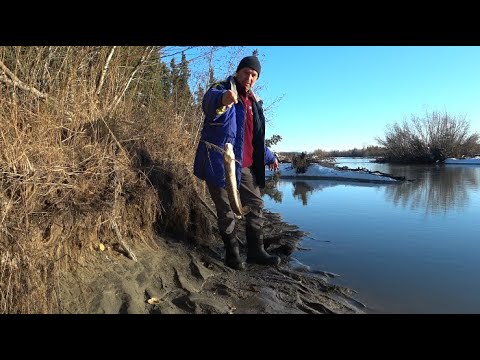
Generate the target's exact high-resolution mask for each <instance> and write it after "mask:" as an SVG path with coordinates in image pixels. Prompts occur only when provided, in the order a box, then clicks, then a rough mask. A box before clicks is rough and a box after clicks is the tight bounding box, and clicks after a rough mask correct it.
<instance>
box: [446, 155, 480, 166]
mask: <svg viewBox="0 0 480 360" xmlns="http://www.w3.org/2000/svg"><path fill="white" fill-rule="evenodd" d="M445 164H450V165H463V164H465V165H480V156H475V157H473V158H465V159H457V158H448V159H446V160H445Z"/></svg>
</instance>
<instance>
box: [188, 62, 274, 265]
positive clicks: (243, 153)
mask: <svg viewBox="0 0 480 360" xmlns="http://www.w3.org/2000/svg"><path fill="white" fill-rule="evenodd" d="M260 71H261V65H260V62H259V61H258V58H257V57H256V56H247V57H245V58H243V59H242V60H241V61H240V64H239V65H238V67H237V71H236V72H235V75H234V76H230V77H228V78H227V79H226V80H225V81H222V82H220V83H216V84H214V85H213V86H211V87H210V89H209V90H208V91H207V93H206V94H205V96H204V98H203V102H202V107H203V112H204V114H205V119H204V124H203V129H202V136H201V138H200V142H199V144H198V148H197V153H196V156H195V163H194V174H195V175H196V176H197V177H198V178H200V179H202V180H205V181H206V182H207V186H208V190H209V192H210V196H211V197H212V199H213V201H214V203H215V207H216V210H217V216H218V227H219V230H220V235H221V236H222V240H223V243H224V245H225V264H226V265H227V266H229V267H231V268H233V269H237V270H242V269H244V268H245V264H244V263H243V262H242V260H241V258H240V255H239V246H238V240H237V238H236V229H235V215H234V213H233V211H232V208H231V206H230V202H229V199H228V194H227V190H226V188H225V187H226V182H225V166H224V162H223V154H222V153H221V152H220V151H218V148H220V149H224V146H225V143H230V144H232V145H233V151H234V153H235V159H236V160H237V161H236V162H235V165H236V166H235V167H236V179H237V186H238V190H239V192H240V200H241V202H242V205H244V206H248V208H249V212H248V213H247V214H246V216H245V218H246V237H247V247H248V251H247V263H256V264H262V265H278V264H279V263H280V258H279V257H278V256H272V255H270V254H268V253H267V252H266V251H265V248H264V246H263V222H264V216H263V200H262V197H261V194H260V188H263V187H265V165H269V167H270V169H271V170H274V171H275V170H278V160H277V159H276V157H275V156H274V155H273V153H272V152H271V151H270V150H269V149H268V148H267V147H266V146H265V116H264V114H263V109H262V101H261V100H260V99H259V98H258V97H257V96H256V95H255V94H254V93H253V91H252V87H253V85H254V84H255V82H256V81H257V80H258V77H259V76H260ZM212 144H213V146H212Z"/></svg>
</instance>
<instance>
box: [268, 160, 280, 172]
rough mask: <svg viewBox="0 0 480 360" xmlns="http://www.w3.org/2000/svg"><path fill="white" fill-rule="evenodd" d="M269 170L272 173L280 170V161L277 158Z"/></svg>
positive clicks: (269, 166)
mask: <svg viewBox="0 0 480 360" xmlns="http://www.w3.org/2000/svg"><path fill="white" fill-rule="evenodd" d="M268 168H269V169H270V170H272V171H277V170H278V160H277V158H275V160H274V161H273V163H272V164H270V165H268Z"/></svg>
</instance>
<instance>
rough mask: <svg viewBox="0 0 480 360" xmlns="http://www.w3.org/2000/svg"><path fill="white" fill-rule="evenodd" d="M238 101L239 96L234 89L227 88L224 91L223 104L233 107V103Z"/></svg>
mask: <svg viewBox="0 0 480 360" xmlns="http://www.w3.org/2000/svg"><path fill="white" fill-rule="evenodd" d="M237 102H238V100H237V96H236V95H235V94H234V93H233V91H232V90H227V91H225V92H224V93H223V96H222V105H223V106H227V107H231V106H232V105H233V104H236V103H237Z"/></svg>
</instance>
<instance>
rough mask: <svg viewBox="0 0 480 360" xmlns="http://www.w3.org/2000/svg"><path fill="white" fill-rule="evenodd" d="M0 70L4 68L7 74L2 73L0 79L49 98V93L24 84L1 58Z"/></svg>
mask: <svg viewBox="0 0 480 360" xmlns="http://www.w3.org/2000/svg"><path fill="white" fill-rule="evenodd" d="M0 70H2V71H3V72H4V74H5V75H6V76H3V75H0V81H2V82H4V83H6V84H10V85H13V86H16V87H18V88H20V89H22V90H25V91H29V92H31V93H33V94H34V95H36V96H38V97H39V98H41V99H46V98H47V94H44V93H42V92H40V91H38V90H37V89H35V88H34V87H33V86H29V85H26V84H24V83H23V82H22V81H21V80H20V79H19V78H18V77H16V76H15V74H14V73H13V72H12V71H11V70H10V69H9V68H8V67H7V66H5V64H4V63H3V62H2V61H1V60H0Z"/></svg>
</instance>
